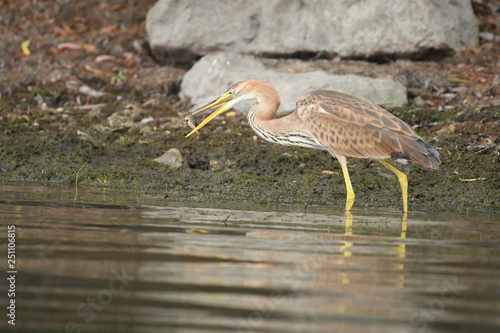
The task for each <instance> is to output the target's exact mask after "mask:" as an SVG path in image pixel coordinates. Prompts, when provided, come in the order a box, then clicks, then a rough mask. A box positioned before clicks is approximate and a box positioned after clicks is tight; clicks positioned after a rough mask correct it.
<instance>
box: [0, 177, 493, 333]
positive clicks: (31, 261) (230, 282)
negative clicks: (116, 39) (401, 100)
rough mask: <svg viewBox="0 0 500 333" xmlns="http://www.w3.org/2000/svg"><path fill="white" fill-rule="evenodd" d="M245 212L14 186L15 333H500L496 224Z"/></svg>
mask: <svg viewBox="0 0 500 333" xmlns="http://www.w3.org/2000/svg"><path fill="white" fill-rule="evenodd" d="M230 205H233V206H234V203H228V204H226V206H230ZM219 206H221V205H219ZM235 208H237V209H229V208H228V207H226V208H214V206H212V207H211V208H204V207H201V206H191V207H186V206H185V205H183V204H182V203H175V202H170V201H168V199H167V200H165V199H160V198H153V197H146V196H144V195H138V194H134V193H117V192H106V191H81V190H80V191H79V192H78V193H76V194H75V190H74V189H57V188H48V187H37V186H9V185H4V186H0V228H1V229H0V238H1V239H0V248H1V249H0V253H1V257H3V258H1V259H0V263H1V264H0V269H1V270H2V272H3V273H2V274H3V276H6V275H7V276H10V275H9V274H7V271H8V270H9V268H8V267H7V266H6V262H7V245H6V242H7V234H6V232H7V227H8V226H9V225H15V228H16V242H15V244H16V247H15V251H16V252H15V255H16V262H15V267H14V268H15V270H16V271H17V273H16V274H15V297H10V296H8V297H6V295H7V292H6V291H7V289H9V286H10V287H12V286H11V285H10V283H8V282H7V280H6V279H5V278H3V279H2V280H1V282H0V288H1V295H2V297H1V302H2V304H1V309H2V310H1V312H2V316H0V318H2V319H1V321H0V329H1V331H2V332H6V331H16V332H500V222H499V221H498V220H496V216H494V215H490V216H488V215H485V214H483V215H479V216H478V215H469V216H456V215H453V214H426V213H418V212H410V215H409V217H408V219H407V220H405V219H404V217H402V216H401V214H397V213H389V212H372V214H371V215H370V214H368V212H366V211H354V212H353V215H352V216H351V215H345V214H344V213H343V212H342V211H335V212H333V211H332V207H327V208H321V207H307V208H306V207H303V206H300V207H299V206H286V207H280V206H274V207H272V206H269V207H252V206H244V204H241V205H240V206H239V207H235ZM11 299H14V300H15V305H16V309H15V311H16V312H15V314H16V321H15V323H16V325H15V326H12V325H10V324H8V322H7V321H8V320H10V319H9V318H8V317H6V314H7V313H8V312H7V311H10V310H8V309H6V306H7V304H9V303H7V302H8V301H10V300H11Z"/></svg>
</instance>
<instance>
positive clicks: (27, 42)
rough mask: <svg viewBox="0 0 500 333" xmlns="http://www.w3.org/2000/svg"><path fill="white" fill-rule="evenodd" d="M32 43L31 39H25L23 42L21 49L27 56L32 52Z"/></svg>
mask: <svg viewBox="0 0 500 333" xmlns="http://www.w3.org/2000/svg"><path fill="white" fill-rule="evenodd" d="M30 43H31V39H28V40H25V41H24V42H22V43H21V51H23V54H24V55H25V56H29V55H30V54H31V51H30V49H29V46H30Z"/></svg>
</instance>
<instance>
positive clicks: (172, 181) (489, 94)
mask: <svg viewBox="0 0 500 333" xmlns="http://www.w3.org/2000/svg"><path fill="white" fill-rule="evenodd" d="M152 3H154V1H147V2H133V1H132V2H130V1H128V2H123V4H122V3H121V2H120V1H118V2H114V4H113V5H106V4H101V3H100V2H95V3H94V1H88V2H83V3H79V4H78V5H75V6H78V8H76V7H74V8H73V10H71V11H70V10H68V9H67V8H62V7H57V6H58V5H57V4H51V5H46V4H41V3H37V4H32V3H31V2H27V1H26V2H23V1H17V2H16V5H15V6H16V7H15V8H14V4H13V3H11V2H7V3H6V5H5V6H4V7H3V9H2V10H3V11H4V12H5V14H4V15H3V18H4V19H3V21H2V24H3V26H2V29H3V30H4V31H6V32H7V33H6V34H4V37H2V40H1V43H2V45H0V47H2V48H3V49H4V50H6V54H7V58H6V59H5V60H3V61H2V66H1V67H0V74H1V75H0V77H1V78H0V91H1V97H0V142H1V147H0V173H1V181H3V182H5V181H9V182H10V181H15V182H44V183H57V184H72V185H74V184H75V183H78V186H80V187H111V188H121V189H127V190H128V189H131V190H138V191H143V192H145V193H149V194H153V195H158V196H163V197H164V198H165V201H168V200H175V201H178V200H188V201H197V202H206V203H209V202H213V201H226V202H228V201H231V200H234V201H244V200H250V201H254V202H258V203H297V204H308V205H315V204H318V205H330V206H332V207H343V206H344V203H345V186H344V181H343V177H342V173H341V172H340V167H339V165H338V163H337V162H336V161H335V160H334V159H332V158H331V157H330V156H329V155H328V154H327V153H325V152H321V151H313V150H308V149H302V148H290V147H280V146H275V145H272V144H269V143H267V142H264V141H262V140H261V139H257V138H256V137H255V135H254V133H253V132H252V131H251V129H250V128H249V127H248V126H247V124H246V119H245V115H244V114H240V113H236V114H234V115H232V116H228V117H222V118H221V119H216V120H214V121H213V122H212V123H211V124H209V125H208V126H207V127H205V128H204V129H203V130H202V133H201V135H200V137H199V138H189V139H185V138H184V136H185V134H186V133H187V132H188V130H189V128H188V127H185V125H184V124H183V123H182V122H181V121H180V119H181V118H182V117H183V116H184V114H185V111H186V110H187V108H188V107H189V104H188V102H183V101H180V100H179V99H178V98H177V96H176V89H177V87H178V85H179V82H180V80H181V79H182V75H183V73H184V72H185V69H186V68H185V67H182V68H181V67H178V66H177V67H174V66H161V67H160V66H158V65H157V64H156V63H155V61H154V59H152V58H151V57H150V56H149V55H148V52H147V49H146V48H145V47H144V38H145V36H144V26H143V19H144V16H145V13H146V11H147V8H149V6H150V5H151V4H152ZM480 3H483V2H478V3H477V4H476V6H475V8H476V11H477V15H478V16H479V17H480V18H482V19H483V21H482V22H483V25H482V30H483V31H486V32H491V33H498V31H497V30H495V29H497V28H496V26H495V25H494V24H492V23H491V20H492V18H491V11H488V10H487V9H485V8H486V7H484V6H481V5H480ZM19 4H24V7H23V6H21V7H18V6H19ZM141 4H142V5H141ZM94 5H95V6H94ZM40 6H44V7H43V8H41V7H40ZM92 6H94V7H92ZM99 6H100V7H99ZM102 6H107V7H106V8H104V7H103V8H101V7H102ZM134 6H135V7H134ZM146 6H147V8H146ZM39 7H40V8H39ZM18 8H22V10H18ZM91 8H94V9H91ZM96 8H98V9H99V8H100V10H96ZM482 10H484V12H482ZM89 12H92V16H89V15H87V14H88V13H89ZM40 13H43V14H40ZM79 13H86V14H85V15H83V14H79ZM70 18H72V19H70ZM73 18H74V19H73ZM29 20H34V22H38V25H37V28H36V29H35V28H33V26H32V25H30V24H29V23H28V22H29ZM8 26H21V27H24V28H23V29H24V30H22V29H21V33H16V34H14V33H13V32H12V31H10V30H9V29H8ZM23 34H24V35H23ZM5 36H6V37H5ZM9 36H10V39H9ZM13 39H14V41H15V42H14V43H13ZM28 39H30V40H31V42H30V44H29V46H28V47H29V50H30V54H29V55H27V54H24V53H23V52H24V51H22V50H21V48H20V47H19V45H21V43H22V42H23V41H25V40H28ZM12 45H17V47H15V48H14V47H12ZM4 46H5V47H4ZM499 49H500V47H499V44H498V43H496V42H493V41H488V40H482V43H481V45H480V46H479V47H478V48H477V49H475V50H471V51H469V52H467V53H465V54H463V55H456V56H454V57H450V58H445V59H439V60H432V61H430V60H429V61H422V62H408V61H404V62H389V63H385V64H373V63H369V62H364V61H355V60H339V59H332V60H328V59H319V60H312V59H310V60H299V59H287V60H277V59H269V60H268V61H267V65H268V66H273V67H275V68H278V69H283V70H285V69H293V70H297V71H302V70H314V69H315V68H322V69H325V70H328V71H331V72H334V73H338V74H339V73H340V74H342V73H345V74H364V75H368V76H373V77H381V76H382V77H383V76H390V77H391V78H393V79H397V80H400V81H401V82H402V83H404V84H406V85H407V86H408V88H409V92H410V106H408V107H405V108H398V109H391V110H390V111H391V112H393V113H394V114H396V115H397V116H399V117H400V118H402V119H403V120H405V121H406V122H408V123H409V124H411V125H412V126H416V130H417V132H418V133H419V134H420V135H421V136H422V137H423V138H424V139H425V140H426V141H427V142H429V143H430V144H432V145H434V146H435V147H436V148H437V149H439V152H440V153H441V156H442V161H443V164H442V166H441V168H440V169H439V170H437V171H431V170H426V169H424V168H422V167H420V166H417V165H414V164H408V165H406V166H400V169H401V170H403V171H405V172H406V173H407V174H408V176H409V197H410V210H452V211H500V204H499V202H500V200H498V198H500V175H499V174H500V172H499V170H500V161H499V145H500V139H499V138H500V128H499V117H500V111H499V108H500V101H499V93H500V92H499V90H500V89H499V85H498V83H499V78H498V64H499V61H500V60H499V58H498V54H499V52H498V51H499ZM225 88H226V87H221V92H222V90H223V89H225ZM213 97H216V96H213ZM171 148H177V149H179V151H180V152H181V154H182V156H183V158H184V161H183V165H182V167H181V168H180V169H178V170H170V169H169V168H168V167H166V166H164V165H161V164H159V163H156V162H154V161H153V160H154V159H155V158H157V157H159V156H160V155H162V154H163V153H164V152H165V151H167V150H169V149H171ZM349 166H350V172H351V177H352V181H353V186H354V190H355V191H356V195H357V197H356V203H355V208H363V207H368V208H371V207H387V208H389V209H394V210H398V209H400V206H401V195H400V189H399V184H398V182H397V179H396V178H395V177H394V176H393V175H392V174H391V173H390V172H389V171H387V170H385V169H384V168H383V167H381V166H380V165H379V164H378V163H374V162H372V161H369V160H360V159H351V160H350V162H349Z"/></svg>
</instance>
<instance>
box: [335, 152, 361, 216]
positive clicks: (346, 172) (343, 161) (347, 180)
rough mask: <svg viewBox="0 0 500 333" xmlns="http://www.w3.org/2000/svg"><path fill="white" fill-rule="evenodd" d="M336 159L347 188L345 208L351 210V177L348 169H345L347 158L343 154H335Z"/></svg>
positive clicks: (352, 192) (352, 202)
mask: <svg viewBox="0 0 500 333" xmlns="http://www.w3.org/2000/svg"><path fill="white" fill-rule="evenodd" d="M337 160H338V161H339V163H340V166H341V167H342V173H343V174H344V181H345V187H346V189H347V197H346V201H345V210H351V208H352V205H354V198H355V197H356V195H355V194H354V190H353V189H352V184H351V178H350V177H349V170H347V160H346V158H345V156H342V155H340V156H337Z"/></svg>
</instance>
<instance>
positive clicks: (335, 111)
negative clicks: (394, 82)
mask: <svg viewBox="0 0 500 333" xmlns="http://www.w3.org/2000/svg"><path fill="white" fill-rule="evenodd" d="M309 106H318V107H319V108H318V109H317V111H318V112H321V113H325V114H327V115H329V116H330V117H332V121H339V122H343V123H346V124H349V123H350V124H356V125H359V126H364V125H371V126H374V127H378V128H388V129H390V130H393V131H396V132H401V134H403V135H410V136H412V135H415V136H416V133H415V131H414V130H413V129H412V128H411V127H410V126H409V125H408V124H406V123H405V122H404V121H402V120H401V119H399V118H398V117H396V116H394V115H393V114H391V113H389V112H388V111H386V110H384V109H383V108H381V107H379V106H378V105H375V104H372V103H369V102H367V101H365V100H363V99H360V98H357V97H354V96H351V95H347V94H343V93H340V92H336V91H330V90H317V91H313V92H310V93H308V94H306V95H304V96H303V97H302V98H301V99H300V100H299V101H298V102H297V111H298V112H299V114H300V113H301V111H300V109H303V110H304V111H305V112H308V110H306V109H307V108H308V107H309Z"/></svg>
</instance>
